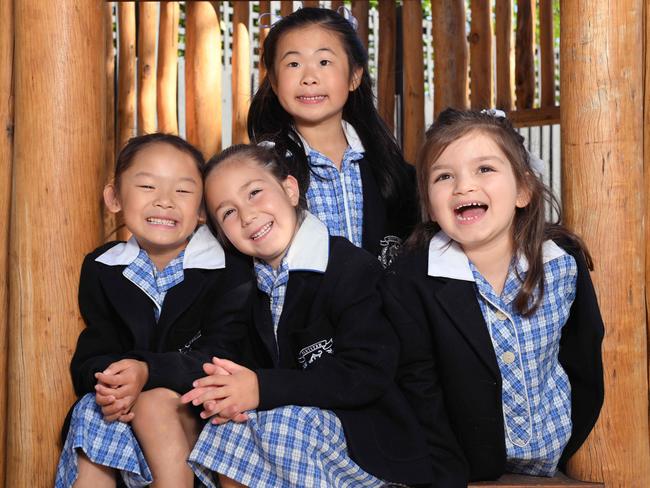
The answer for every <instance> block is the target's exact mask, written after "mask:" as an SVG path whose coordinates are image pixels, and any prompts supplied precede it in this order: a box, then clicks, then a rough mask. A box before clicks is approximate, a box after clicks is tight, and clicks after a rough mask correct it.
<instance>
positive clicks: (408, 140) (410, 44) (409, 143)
mask: <svg viewBox="0 0 650 488" xmlns="http://www.w3.org/2000/svg"><path fill="white" fill-rule="evenodd" d="M402 26H403V27H402V32H403V35H404V52H405V53H408V56H404V127H403V131H402V134H403V137H402V151H403V153H404V159H406V160H407V161H411V162H414V161H415V157H416V155H417V151H418V148H419V147H420V144H421V143H422V141H423V140H424V55H423V49H422V48H423V44H422V5H421V4H420V2H404V4H403V5H402Z"/></svg>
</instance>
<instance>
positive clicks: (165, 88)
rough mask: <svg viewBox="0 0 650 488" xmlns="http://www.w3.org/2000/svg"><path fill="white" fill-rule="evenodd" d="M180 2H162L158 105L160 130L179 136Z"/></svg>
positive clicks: (159, 37)
mask: <svg viewBox="0 0 650 488" xmlns="http://www.w3.org/2000/svg"><path fill="white" fill-rule="evenodd" d="M179 17H180V5H179V4H178V2H160V29H159V34H158V71H157V76H156V78H157V79H156V82H157V92H156V95H157V97H156V105H157V108H158V130H159V131H160V132H165V133H168V134H178V111H177V109H176V105H177V103H176V100H177V99H178V97H177V91H178V21H179Z"/></svg>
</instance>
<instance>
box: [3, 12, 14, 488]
mask: <svg viewBox="0 0 650 488" xmlns="http://www.w3.org/2000/svg"><path fill="white" fill-rule="evenodd" d="M13 58H14V6H13V2H2V3H0V66H3V69H2V70H0V93H1V94H2V96H1V97H0V128H2V133H0V220H1V221H2V222H5V225H3V226H2V227H1V228H0V372H1V373H0V446H2V452H3V454H2V455H0V485H2V484H3V483H4V479H5V471H6V466H5V456H4V453H5V452H6V450H5V446H6V440H7V381H8V377H7V376H8V375H7V334H8V327H7V323H8V313H9V310H8V307H9V289H8V286H7V285H8V283H9V268H8V266H7V264H8V263H7V258H8V256H9V226H8V225H7V224H6V223H7V222H9V216H10V205H11V168H12V162H13V133H14V113H13V101H14V100H13V98H14V97H13V96H14V92H13V86H12V75H13V62H14V59H13Z"/></svg>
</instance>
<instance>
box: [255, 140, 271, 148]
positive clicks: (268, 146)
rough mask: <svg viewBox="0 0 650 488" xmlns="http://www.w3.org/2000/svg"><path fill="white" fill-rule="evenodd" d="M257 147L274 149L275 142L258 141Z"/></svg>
mask: <svg viewBox="0 0 650 488" xmlns="http://www.w3.org/2000/svg"><path fill="white" fill-rule="evenodd" d="M257 145H258V146H260V147H263V148H264V149H273V148H274V147H275V142H273V141H260V142H258V143H257Z"/></svg>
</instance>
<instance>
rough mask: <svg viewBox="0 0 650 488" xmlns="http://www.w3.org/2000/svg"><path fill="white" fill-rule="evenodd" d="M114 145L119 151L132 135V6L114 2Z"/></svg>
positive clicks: (133, 93)
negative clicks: (115, 129) (115, 140)
mask: <svg viewBox="0 0 650 488" xmlns="http://www.w3.org/2000/svg"><path fill="white" fill-rule="evenodd" d="M117 19H118V25H119V28H118V30H117V31H118V36H119V37H118V69H117V143H116V147H117V150H118V151H119V150H120V149H121V148H122V147H124V145H125V144H126V142H127V141H128V140H129V139H130V138H131V137H133V136H134V135H135V120H136V119H135V98H136V92H135V76H136V75H135V68H136V66H135V64H136V60H135V3H134V2H117Z"/></svg>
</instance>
